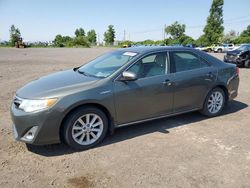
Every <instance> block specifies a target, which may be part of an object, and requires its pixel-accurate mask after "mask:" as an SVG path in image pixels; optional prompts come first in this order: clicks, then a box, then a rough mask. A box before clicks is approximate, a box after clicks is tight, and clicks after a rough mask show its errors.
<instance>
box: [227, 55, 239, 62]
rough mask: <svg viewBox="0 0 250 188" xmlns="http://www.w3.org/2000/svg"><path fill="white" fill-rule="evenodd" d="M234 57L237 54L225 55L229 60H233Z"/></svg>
mask: <svg viewBox="0 0 250 188" xmlns="http://www.w3.org/2000/svg"><path fill="white" fill-rule="evenodd" d="M236 58H237V56H235V55H227V59H228V60H229V61H235V60H236Z"/></svg>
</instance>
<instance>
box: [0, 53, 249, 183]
mask: <svg viewBox="0 0 250 188" xmlns="http://www.w3.org/2000/svg"><path fill="white" fill-rule="evenodd" d="M110 50H112V49H109V48H91V49H82V48H78V49H66V48H65V49H54V48H53V49H11V48H0V104H1V105H0V169H1V170H0V187H4V188H8V187H10V188H14V187H232V188H235V187H250V144H249V143H250V136H249V135H250V123H249V120H250V109H249V106H248V105H249V104H250V97H249V96H250V87H249V74H250V69H243V68H242V69H241V70H240V79H241V81H240V88H239V96H238V97H237V98H236V100H234V101H232V102H230V103H229V105H228V106H227V109H226V110H225V112H224V114H223V115H221V116H220V117H216V118H211V119H208V118H205V117H204V116H202V115H200V114H199V113H198V112H194V113H189V114H185V115H179V116H176V117H172V118H166V119H162V120H157V121H152V122H148V123H143V124H138V125H134V126H129V127H123V128H120V129H117V130H116V132H115V134H114V135H112V136H107V138H106V139H105V140H104V142H103V143H102V144H101V145H99V147H96V148H94V149H90V150H87V151H82V152H75V151H73V150H71V149H69V148H68V147H67V146H65V145H63V144H58V145H50V146H32V147H31V146H28V147H27V146H26V145H25V144H23V143H20V142H16V141H15V140H14V139H13V136H12V131H11V124H12V122H11V119H10V115H9V106H10V103H11V100H12V97H13V95H14V93H15V90H17V89H18V88H19V87H21V86H22V85H24V84H25V83H27V82H29V81H31V80H34V79H36V78H38V77H40V76H42V75H46V74H48V73H52V72H55V71H59V70H64V69H69V68H72V67H76V66H78V65H81V64H83V63H85V62H86V61H88V60H89V59H91V58H94V57H96V56H97V55H99V54H102V53H104V52H106V51H110ZM213 55H216V56H217V57H218V58H222V57H223V54H213Z"/></svg>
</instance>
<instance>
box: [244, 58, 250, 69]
mask: <svg viewBox="0 0 250 188" xmlns="http://www.w3.org/2000/svg"><path fill="white" fill-rule="evenodd" d="M244 66H245V68H250V59H248V60H246V61H245V63H244Z"/></svg>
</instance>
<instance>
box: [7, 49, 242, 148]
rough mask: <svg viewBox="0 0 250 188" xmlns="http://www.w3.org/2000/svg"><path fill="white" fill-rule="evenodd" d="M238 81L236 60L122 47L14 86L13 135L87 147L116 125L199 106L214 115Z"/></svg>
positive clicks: (195, 52)
mask: <svg viewBox="0 0 250 188" xmlns="http://www.w3.org/2000/svg"><path fill="white" fill-rule="evenodd" d="M238 85H239V75H238V68H237V67H236V66H235V65H232V64H227V63H224V62H222V61H220V60H218V59H216V58H214V57H212V56H211V55H209V54H207V53H204V52H201V51H198V50H195V49H192V48H183V47H139V48H129V49H119V50H117V51H113V52H110V53H107V54H105V55H102V56H99V57H98V58H96V59H94V60H92V61H90V62H89V63H87V64H84V65H83V66H80V67H76V68H73V69H70V70H66V71H61V72H57V73H54V74H51V75H48V76H44V77H42V78H40V79H37V80H34V81H32V82H30V83H28V84H27V85H25V86H24V87H22V88H21V89H19V90H18V91H17V92H16V95H15V97H14V100H13V102H12V105H11V116H12V120H13V123H14V125H13V132H14V135H15V138H16V139H17V140H20V141H23V142H26V143H29V144H38V145H44V144H51V143H59V142H61V141H63V142H65V143H67V144H68V145H69V146H71V147H73V148H76V149H87V148H90V147H93V146H95V145H96V144H98V143H100V142H101V141H102V140H103V139H104V137H105V135H106V134H107V133H108V132H113V130H114V129H115V128H117V127H121V126H126V125H131V124H135V123H140V122H145V121H149V120H154V119H159V118H163V117H169V116H173V115H177V114H182V113H186V112H191V111H197V110H199V111H200V112H201V113H202V114H204V115H206V116H208V117H214V116H218V115H220V114H221V113H222V111H223V109H224V107H225V106H226V103H227V101H228V100H232V99H234V98H235V97H236V96H237V93H238Z"/></svg>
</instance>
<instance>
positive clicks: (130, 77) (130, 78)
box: [120, 71, 137, 81]
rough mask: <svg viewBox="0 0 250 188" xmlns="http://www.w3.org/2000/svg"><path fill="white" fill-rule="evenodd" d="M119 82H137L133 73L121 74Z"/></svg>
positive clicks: (125, 72)
mask: <svg viewBox="0 0 250 188" xmlns="http://www.w3.org/2000/svg"><path fill="white" fill-rule="evenodd" d="M120 80H121V81H134V80H137V76H136V74H135V73H133V72H129V71H124V72H123V73H122V76H121V78H120Z"/></svg>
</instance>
